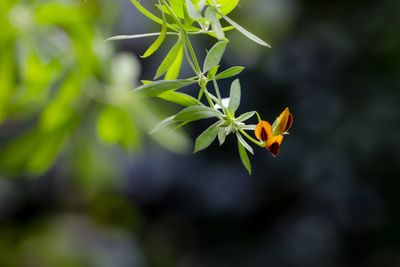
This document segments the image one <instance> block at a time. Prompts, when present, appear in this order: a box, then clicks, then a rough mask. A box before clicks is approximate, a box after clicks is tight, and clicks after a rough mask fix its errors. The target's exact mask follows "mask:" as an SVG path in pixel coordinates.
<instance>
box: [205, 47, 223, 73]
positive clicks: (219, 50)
mask: <svg viewBox="0 0 400 267" xmlns="http://www.w3.org/2000/svg"><path fill="white" fill-rule="evenodd" d="M226 45H227V42H226V41H221V42H218V43H216V44H215V45H214V46H213V47H212V48H211V49H210V51H209V52H208V53H207V56H206V59H205V61H204V66H203V72H207V71H209V70H211V69H212V68H214V67H216V66H217V65H218V64H219V63H220V62H221V59H222V56H223V55H224V53H225V48H226Z"/></svg>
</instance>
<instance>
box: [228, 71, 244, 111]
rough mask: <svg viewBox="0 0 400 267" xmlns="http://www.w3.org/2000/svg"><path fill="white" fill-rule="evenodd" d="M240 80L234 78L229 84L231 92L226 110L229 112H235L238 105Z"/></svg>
mask: <svg viewBox="0 0 400 267" xmlns="http://www.w3.org/2000/svg"><path fill="white" fill-rule="evenodd" d="M240 95H241V93H240V82H239V80H238V79H236V80H234V81H233V83H232V85H231V93H230V97H229V98H230V100H229V106H228V110H229V111H231V112H235V111H236V110H237V109H238V107H239V105H240Z"/></svg>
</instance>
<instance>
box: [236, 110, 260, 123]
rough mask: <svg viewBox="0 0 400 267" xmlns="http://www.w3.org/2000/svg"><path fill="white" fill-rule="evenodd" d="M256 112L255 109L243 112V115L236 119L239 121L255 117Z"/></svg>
mask: <svg viewBox="0 0 400 267" xmlns="http://www.w3.org/2000/svg"><path fill="white" fill-rule="evenodd" d="M255 114H256V112H255V111H250V112H246V113H243V114H242V115H240V116H239V117H237V118H236V121H239V122H244V121H247V120H248V119H250V118H251V117H253V116H254V115H255Z"/></svg>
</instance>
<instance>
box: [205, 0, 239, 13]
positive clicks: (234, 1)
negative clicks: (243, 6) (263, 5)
mask: <svg viewBox="0 0 400 267" xmlns="http://www.w3.org/2000/svg"><path fill="white" fill-rule="evenodd" d="M207 2H208V4H210V5H211V4H212V2H213V0H207ZM238 4H239V0H216V5H217V6H219V11H220V12H221V13H222V14H224V15H227V14H228V13H230V12H231V11H232V10H233V9H234V8H235V7H236V6H237V5H238Z"/></svg>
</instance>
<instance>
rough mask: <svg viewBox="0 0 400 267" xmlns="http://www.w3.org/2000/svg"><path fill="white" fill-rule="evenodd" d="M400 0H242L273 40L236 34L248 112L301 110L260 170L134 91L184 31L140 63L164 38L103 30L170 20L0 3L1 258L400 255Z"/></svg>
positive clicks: (178, 261)
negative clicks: (171, 123)
mask: <svg viewBox="0 0 400 267" xmlns="http://www.w3.org/2000/svg"><path fill="white" fill-rule="evenodd" d="M142 2H143V3H145V4H146V3H147V4H151V2H152V1H148V2H146V1H142ZM399 12H400V2H399V1H398V0H381V1H368V0H363V1H361V0H359V1H340V0H337V1H331V2H326V1H316V0H314V1H312V0H308V1H306V0H251V1H242V2H241V4H240V6H239V7H238V8H237V9H236V10H235V11H234V12H233V13H231V15H230V16H231V17H232V18H233V19H235V20H236V21H238V22H240V23H241V24H242V25H243V26H245V27H246V28H247V29H249V30H250V31H252V32H253V33H255V34H257V35H258V36H260V37H262V38H263V39H264V40H266V41H268V42H269V43H271V44H272V46H273V48H272V49H269V50H268V49H264V48H263V47H259V46H257V45H255V44H253V43H251V42H250V41H248V40H247V39H246V38H244V37H243V36H242V35H241V34H240V33H238V32H230V33H229V34H228V37H229V38H230V40H231V43H230V46H229V48H228V50H227V54H226V56H225V58H224V60H223V62H222V69H226V68H228V67H231V66H233V65H242V66H246V67H247V69H246V71H245V72H244V73H243V74H242V75H241V76H240V79H241V83H242V88H243V89H242V94H243V101H242V105H241V108H240V111H241V112H245V111H249V110H258V111H259V112H260V114H261V116H262V117H263V118H264V119H266V120H268V121H273V120H274V118H275V117H276V116H277V115H278V114H279V113H280V112H281V111H282V110H283V109H284V108H285V107H286V106H288V107H290V109H291V112H292V113H293V115H294V125H293V127H292V130H291V135H290V136H288V137H287V138H286V139H285V142H284V143H283V146H282V149H281V153H280V155H279V156H278V157H277V158H272V157H271V155H270V154H269V153H267V151H264V150H262V149H258V150H257V151H256V156H254V157H252V165H253V175H252V176H251V177H249V176H248V175H247V173H246V171H245V169H244V168H243V167H242V166H241V163H240V159H239V156H238V153H237V151H236V150H237V147H236V144H235V140H234V139H233V138H228V140H227V143H226V144H225V145H224V146H223V147H218V145H217V144H214V145H213V146H212V147H210V148H209V149H207V150H206V151H204V152H201V153H199V154H196V155H192V153H191V150H192V145H193V144H192V141H190V140H193V139H194V138H195V137H196V136H197V135H198V134H199V133H200V132H201V131H202V130H204V129H205V128H206V127H207V126H208V124H209V122H201V123H198V124H196V125H191V126H189V127H187V128H186V129H185V131H181V132H175V133H165V132H164V133H161V134H159V135H155V136H152V137H149V136H148V135H147V134H146V133H147V132H148V131H149V130H150V129H151V127H153V126H154V125H155V124H156V123H157V122H159V121H160V120H162V119H163V118H165V117H167V116H169V115H171V114H174V112H176V111H177V110H178V109H177V107H175V106H171V105H167V104H165V103H163V102H161V101H152V102H146V103H143V101H142V100H140V101H138V100H137V99H134V98H132V96H131V95H130V94H129V90H130V89H131V88H132V87H133V86H135V85H137V84H139V81H140V80H141V79H151V78H152V77H153V75H154V71H155V69H156V67H157V64H158V63H159V62H160V60H161V59H162V58H163V56H164V55H165V53H166V51H167V48H169V47H170V45H172V43H173V41H174V40H173V38H171V39H170V40H168V41H169V42H168V43H167V45H166V47H164V50H161V51H159V52H157V54H155V55H154V56H153V57H151V58H150V59H146V60H145V61H142V62H139V60H138V59H137V56H138V55H141V54H142V53H143V52H144V51H145V50H146V48H147V47H148V46H149V45H150V44H151V42H152V41H153V40H152V39H146V40H130V41H119V42H113V43H111V42H105V41H104V40H105V39H106V38H108V37H110V36H113V35H117V34H137V33H145V32H154V31H158V30H159V29H158V28H159V27H158V26H157V25H155V24H153V23H151V22H150V21H149V20H147V19H146V18H144V17H143V16H142V15H141V14H139V13H138V12H137V11H136V10H135V9H134V7H133V6H131V4H130V1H128V0H119V1H107V0H97V1H95V0H88V1H87V2H86V3H85V2H84V1H80V0H63V1H45V0H26V1H22V0H20V1H17V0H8V1H1V2H0V24H1V28H2V30H1V32H2V33H1V34H0V266H4V267H13V266H15V267H19V266H23V267H25V266H26V267H59V266H60V267H86V266H96V267H130V266H133V267H136V266H138V267H141V266H144V267H146V266H149V267H153V266H154V267H164V266H166V267H168V266H182V267H186V266H188V267H203V266H204V267H213V266H218V267H220V266H222V267H224V266H229V267H231V266H238V267H241V266H246V267H252V266H254V267H257V266H269V267H274V266H277V267H279V266H289V267H290V266H293V267H297V266H299V267H300V266H324V267H329V266H379V267H382V266H400V228H399V225H400V212H399V206H398V203H400V194H399V186H400V179H399V178H400V165H399V163H400V142H399V141H398V140H397V137H398V136H399V135H400V118H399V115H400V105H399V103H400V92H399V89H400V75H399V74H400V20H399V18H398V16H399V14H400V13H399ZM193 41H194V42H195V45H196V51H197V53H198V55H199V57H200V58H202V57H203V56H204V55H205V49H208V48H209V47H210V46H211V45H212V43H213V42H214V40H212V39H211V38H209V37H204V36H203V37H201V38H197V37H196V38H195V39H194V40H193ZM202 53H203V54H202ZM188 75H191V73H190V72H189V71H188V70H187V69H186V70H184V71H183V73H182V77H186V76H188ZM230 82H231V81H226V82H223V83H222V84H221V85H222V88H226V90H225V92H223V94H228V91H227V88H228V86H229V83H230ZM192 90H193V89H192ZM188 92H191V91H190V88H189V90H188Z"/></svg>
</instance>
